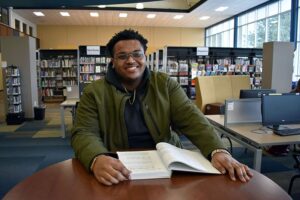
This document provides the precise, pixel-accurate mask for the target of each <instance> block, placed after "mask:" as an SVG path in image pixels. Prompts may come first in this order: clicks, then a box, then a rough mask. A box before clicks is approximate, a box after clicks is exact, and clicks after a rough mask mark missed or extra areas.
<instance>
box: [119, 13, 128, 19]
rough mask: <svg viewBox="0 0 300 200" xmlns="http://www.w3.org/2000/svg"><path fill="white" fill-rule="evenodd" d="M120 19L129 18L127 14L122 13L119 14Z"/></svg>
mask: <svg viewBox="0 0 300 200" xmlns="http://www.w3.org/2000/svg"><path fill="white" fill-rule="evenodd" d="M119 17H123V18H125V17H127V13H120V14H119Z"/></svg>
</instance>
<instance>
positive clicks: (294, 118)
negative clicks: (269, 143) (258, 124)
mask: <svg viewBox="0 0 300 200" xmlns="http://www.w3.org/2000/svg"><path fill="white" fill-rule="evenodd" d="M261 103H262V104H261V105H262V107H261V111H262V125H263V126H269V127H270V128H273V129H279V127H280V125H287V124H300V95H299V94H297V93H286V94H269V95H263V96H262V99H261Z"/></svg>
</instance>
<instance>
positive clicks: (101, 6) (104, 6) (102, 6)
mask: <svg viewBox="0 0 300 200" xmlns="http://www.w3.org/2000/svg"><path fill="white" fill-rule="evenodd" d="M98 8H106V5H99V6H98Z"/></svg>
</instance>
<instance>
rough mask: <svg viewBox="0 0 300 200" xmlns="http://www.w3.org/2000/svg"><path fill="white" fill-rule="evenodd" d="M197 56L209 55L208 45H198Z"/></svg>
mask: <svg viewBox="0 0 300 200" xmlns="http://www.w3.org/2000/svg"><path fill="white" fill-rule="evenodd" d="M196 55H197V56H208V47H197V52H196Z"/></svg>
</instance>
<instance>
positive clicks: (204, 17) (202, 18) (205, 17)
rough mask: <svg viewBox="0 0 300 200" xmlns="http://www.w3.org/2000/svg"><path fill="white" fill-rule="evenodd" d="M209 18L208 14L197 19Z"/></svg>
mask: <svg viewBox="0 0 300 200" xmlns="http://www.w3.org/2000/svg"><path fill="white" fill-rule="evenodd" d="M209 18H210V16H202V17H200V18H199V19H200V20H207V19H209Z"/></svg>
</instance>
